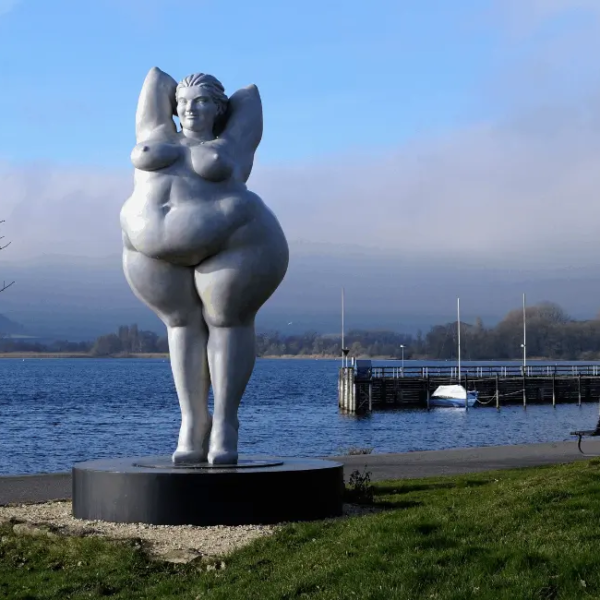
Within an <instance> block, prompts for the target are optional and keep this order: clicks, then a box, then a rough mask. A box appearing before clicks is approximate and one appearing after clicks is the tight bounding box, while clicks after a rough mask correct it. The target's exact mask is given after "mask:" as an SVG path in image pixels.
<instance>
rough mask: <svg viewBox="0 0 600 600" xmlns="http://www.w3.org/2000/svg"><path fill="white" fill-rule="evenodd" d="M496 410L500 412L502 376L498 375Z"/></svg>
mask: <svg viewBox="0 0 600 600" xmlns="http://www.w3.org/2000/svg"><path fill="white" fill-rule="evenodd" d="M496 409H497V410H500V376H499V375H498V373H496Z"/></svg>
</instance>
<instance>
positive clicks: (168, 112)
mask: <svg viewBox="0 0 600 600" xmlns="http://www.w3.org/2000/svg"><path fill="white" fill-rule="evenodd" d="M174 115H177V116H178V117H179V122H180V124H181V131H177V128H176V126H175V122H174V120H173V117H174ZM262 127H263V121H262V104H261V100H260V95H259V93H258V89H257V88H256V86H254V85H251V86H248V87H246V88H242V89H240V90H238V91H237V92H236V93H234V94H233V95H232V96H231V98H229V99H228V98H227V96H226V95H225V93H224V88H223V86H222V84H221V83H220V82H219V81H218V80H217V79H216V78H215V77H213V76H211V75H206V74H203V73H196V74H193V75H190V76H188V77H186V78H185V79H183V80H182V81H181V82H180V83H179V84H177V82H176V81H175V80H174V79H172V78H171V77H170V76H169V75H167V74H166V73H164V72H162V71H161V70H160V69H158V68H153V69H151V70H150V72H149V73H148V75H147V76H146V79H145V81H144V85H143V87H142V91H141V94H140V97H139V101H138V107H137V113H136V142H137V145H136V146H135V148H134V149H133V151H132V153H131V162H132V163H133V166H134V167H135V176H134V190H133V193H132V195H131V197H130V198H129V199H128V200H127V201H126V202H125V204H124V206H123V208H122V210H121V215H120V217H121V227H122V230H123V244H124V250H123V268H124V271H125V276H126V278H127V281H128V283H129V285H130V286H131V288H132V290H133V292H134V293H135V295H136V296H137V297H138V298H139V299H140V300H142V301H143V302H144V303H145V304H147V305H148V306H149V307H150V308H151V309H152V310H153V311H154V312H155V313H156V314H157V315H158V316H159V317H160V319H161V320H162V321H163V322H164V324H165V325H166V326H167V332H168V340H169V351H170V357H171V368H172V371H173V378H174V381H175V387H176V390H177V396H178V398H179V404H180V407H181V417H182V419H181V429H180V433H179V441H178V444H177V449H176V451H175V452H174V454H173V462H175V463H199V462H205V461H208V462H209V463H211V464H236V463H237V460H238V451H237V447H238V427H239V422H238V418H237V413H238V407H239V404H240V400H241V398H242V395H243V393H244V390H245V388H246V385H247V383H248V380H249V379H250V376H251V374H252V370H253V368H254V361H255V355H256V351H255V337H254V319H255V316H256V314H257V312H258V310H259V309H260V308H261V306H262V305H263V304H264V303H265V302H266V301H267V300H268V298H269V297H270V296H271V295H272V294H273V292H274V291H275V290H276V289H277V287H278V286H279V284H280V283H281V281H282V280H283V278H284V276H285V274H286V271H287V267H288V260H289V250H288V244H287V241H286V238H285V235H284V233H283V231H282V229H281V226H280V224H279V222H278V221H277V219H276V217H275V216H274V214H273V213H272V212H271V210H270V209H269V208H267V206H266V205H265V204H264V203H263V201H262V200H261V199H260V198H259V197H258V196H257V195H256V194H254V193H252V192H250V191H249V190H248V189H247V187H246V181H247V180H248V177H249V176H250V172H251V170H252V165H253V161H254V153H255V152H256V149H257V147H258V144H259V143H260V140H261V137H262ZM211 384H212V390H213V397H214V411H213V415H212V416H211V414H210V412H209V410H208V393H209V388H210V386H211Z"/></svg>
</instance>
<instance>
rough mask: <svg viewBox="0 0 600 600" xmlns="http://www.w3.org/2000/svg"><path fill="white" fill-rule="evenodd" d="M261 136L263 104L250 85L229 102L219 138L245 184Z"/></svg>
mask: <svg viewBox="0 0 600 600" xmlns="http://www.w3.org/2000/svg"><path fill="white" fill-rule="evenodd" d="M262 133H263V110H262V101H261V99H260V94H259V92H258V88H257V87H256V86H255V85H249V86H246V87H244V88H241V89H240V90H238V91H237V92H235V93H234V94H232V95H231V97H230V98H229V106H228V109H227V116H226V120H225V127H224V129H223V131H222V132H221V134H220V135H219V138H220V139H222V140H223V141H225V142H226V143H227V146H228V148H229V152H230V153H231V154H233V155H234V156H235V159H236V162H237V163H238V164H239V168H240V171H239V175H240V177H241V179H242V180H243V181H244V182H245V181H247V180H248V177H250V172H251V171H252V165H253V163H254V154H255V152H256V149H257V148H258V145H259V144H260V140H261V138H262Z"/></svg>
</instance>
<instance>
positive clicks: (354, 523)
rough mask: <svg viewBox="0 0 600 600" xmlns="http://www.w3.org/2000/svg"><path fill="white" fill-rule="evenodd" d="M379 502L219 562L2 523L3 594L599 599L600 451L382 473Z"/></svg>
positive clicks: (266, 599) (259, 599)
mask: <svg viewBox="0 0 600 600" xmlns="http://www.w3.org/2000/svg"><path fill="white" fill-rule="evenodd" d="M375 502H376V503H379V504H381V505H383V506H385V507H386V508H387V509H389V510H385V511H382V512H378V513H376V514H372V515H369V516H362V517H353V518H350V519H341V520H335V521H328V522H324V523H306V524H295V525H290V526H287V527H285V528H283V529H282V530H281V531H280V532H279V533H277V534H276V535H275V536H273V537H270V538H265V539H261V540H258V541H257V542H255V543H253V544H252V545H251V546H248V547H246V548H244V549H243V550H241V551H238V552H237V553H235V554H234V555H232V556H230V557H228V558H226V559H224V560H225V563H226V566H225V568H224V569H211V570H207V569H206V565H202V564H199V565H171V564H165V563H156V562H153V561H151V560H149V559H148V558H147V557H146V555H145V554H144V552H143V550H142V549H141V548H140V547H139V544H137V545H136V544H135V543H133V542H132V543H128V544H124V543H115V542H108V541H103V540H99V539H94V538H59V539H57V540H54V539H46V538H43V539H42V538H31V537H19V536H15V535H14V534H13V533H12V530H11V528H10V526H9V525H5V526H3V528H2V531H1V535H2V536H3V537H2V542H1V543H0V598H7V599H10V600H13V599H14V600H25V599H28V600H33V599H34V598H35V599H48V600H49V599H57V600H58V599H59V598H60V599H61V600H64V599H68V598H106V597H110V598H115V599H116V598H119V599H121V598H123V599H128V600H129V599H131V600H134V599H138V598H139V599H142V598H144V599H161V600H162V599H175V598H177V599H178V600H179V599H182V600H183V599H196V598H198V599H202V598H209V599H214V600H254V599H256V600H271V599H272V600H275V599H277V600H291V599H295V598H315V599H321V600H329V599H331V600H333V599H336V600H337V599H346V598H347V599H361V600H362V599H364V600H369V599H378V600H379V599H380V600H391V599H400V598H402V599H409V598H410V599H416V598H428V599H429V598H439V599H457V600H458V599H461V600H463V599H469V598H477V599H490V600H491V599H494V600H501V599H504V598H506V599H511V600H527V599H532V600H533V599H535V600H551V599H555V598H561V599H562V598H569V599H585V598H600V461H598V460H590V461H586V462H581V463H576V464H571V465H565V466H557V467H547V468H536V469H519V470H514V471H497V472H492V473H484V474H478V475H468V476H461V477H444V478H442V477H439V478H435V479H423V480H409V481H398V482H386V483H384V484H380V485H378V486H377V487H376V490H375Z"/></svg>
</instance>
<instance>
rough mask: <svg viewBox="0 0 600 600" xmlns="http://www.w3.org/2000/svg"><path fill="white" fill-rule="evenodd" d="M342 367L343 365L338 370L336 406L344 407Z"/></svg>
mask: <svg viewBox="0 0 600 600" xmlns="http://www.w3.org/2000/svg"><path fill="white" fill-rule="evenodd" d="M344 400H345V395H344V369H343V367H342V368H341V369H340V370H339V372H338V408H341V409H345V408H346V407H345V406H344Z"/></svg>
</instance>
